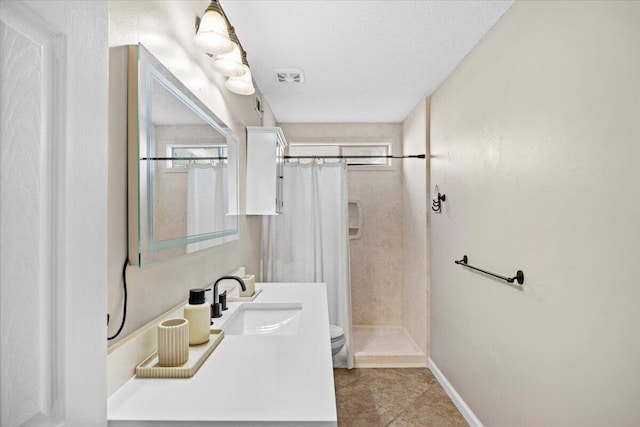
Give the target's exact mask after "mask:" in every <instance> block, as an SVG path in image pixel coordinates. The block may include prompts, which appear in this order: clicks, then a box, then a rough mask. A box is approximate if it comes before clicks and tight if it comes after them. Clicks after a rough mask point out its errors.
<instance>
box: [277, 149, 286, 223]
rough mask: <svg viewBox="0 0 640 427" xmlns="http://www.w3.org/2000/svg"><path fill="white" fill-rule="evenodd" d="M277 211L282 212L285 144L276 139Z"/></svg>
mask: <svg viewBox="0 0 640 427" xmlns="http://www.w3.org/2000/svg"><path fill="white" fill-rule="evenodd" d="M276 180H277V181H276V213H282V207H283V206H284V202H283V200H282V186H283V183H284V146H283V145H282V144H281V143H280V142H279V141H276Z"/></svg>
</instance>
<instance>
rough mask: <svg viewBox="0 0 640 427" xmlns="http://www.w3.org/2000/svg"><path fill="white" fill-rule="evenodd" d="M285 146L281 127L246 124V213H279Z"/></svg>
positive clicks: (281, 201) (280, 208)
mask: <svg viewBox="0 0 640 427" xmlns="http://www.w3.org/2000/svg"><path fill="white" fill-rule="evenodd" d="M286 146H287V141H286V139H285V138H284V134H283V133H282V129H280V128H278V127H259V126H247V193H246V194H247V204H246V206H247V212H246V213H247V215H278V214H280V213H281V212H282V206H283V200H282V180H283V172H284V171H283V168H284V149H285V147H286Z"/></svg>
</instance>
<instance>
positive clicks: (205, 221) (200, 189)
mask: <svg viewBox="0 0 640 427" xmlns="http://www.w3.org/2000/svg"><path fill="white" fill-rule="evenodd" d="M227 194H228V189H227V167H226V164H223V163H220V164H216V165H196V164H190V165H189V166H188V169H187V235H188V236H197V235H202V234H207V233H213V232H215V231H221V230H225V229H226V228H229V224H228V223H229V222H230V221H233V217H231V216H229V215H228V212H229V206H228V204H229V202H228V195H227ZM210 246H211V243H210V242H208V241H203V242H197V243H190V244H188V245H187V253H190V252H195V251H198V250H200V249H205V248H208V247H210Z"/></svg>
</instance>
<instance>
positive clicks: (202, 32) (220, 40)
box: [193, 7, 233, 55]
mask: <svg viewBox="0 0 640 427" xmlns="http://www.w3.org/2000/svg"><path fill="white" fill-rule="evenodd" d="M193 42H194V43H195V45H196V46H198V47H199V48H200V49H202V50H203V51H205V52H207V53H210V54H211V55H222V54H225V53H228V52H231V51H232V50H233V43H232V42H231V40H230V39H229V29H228V28H227V22H226V21H225V19H224V17H223V16H222V15H220V13H219V12H217V11H216V10H211V7H210V8H209V9H207V11H206V12H205V14H204V16H203V17H202V20H201V21H200V26H199V27H198V32H197V33H196V35H195V36H194V37H193Z"/></svg>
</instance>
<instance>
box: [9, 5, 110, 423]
mask: <svg viewBox="0 0 640 427" xmlns="http://www.w3.org/2000/svg"><path fill="white" fill-rule="evenodd" d="M107 19H108V15H107V3H106V2H99V1H83V2H79V1H74V0H59V1H38V2H36V1H19V2H18V1H5V0H3V1H1V2H0V34H1V35H0V92H1V93H2V103H1V105H0V122H1V123H2V125H1V126H0V188H1V189H2V191H1V192H0V246H1V247H2V250H1V251H0V318H1V321H0V349H1V351H0V425H1V426H3V427H4V426H6V427H12V426H21V425H29V426H53V425H55V426H87V427H92V426H103V425H106V424H107V420H106V412H107V411H106V400H107V399H106V398H107V397H106V351H105V348H106V343H107V339H106V338H107V337H106V322H105V321H106V317H105V314H106V309H107V293H106V289H107V261H106V260H107V243H108V242H107V214H106V212H107V199H108V188H107V147H108V145H107V131H108V128H107V115H108V110H107V95H108V91H107V81H108V75H107V70H108V39H107V28H108V20H107Z"/></svg>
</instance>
